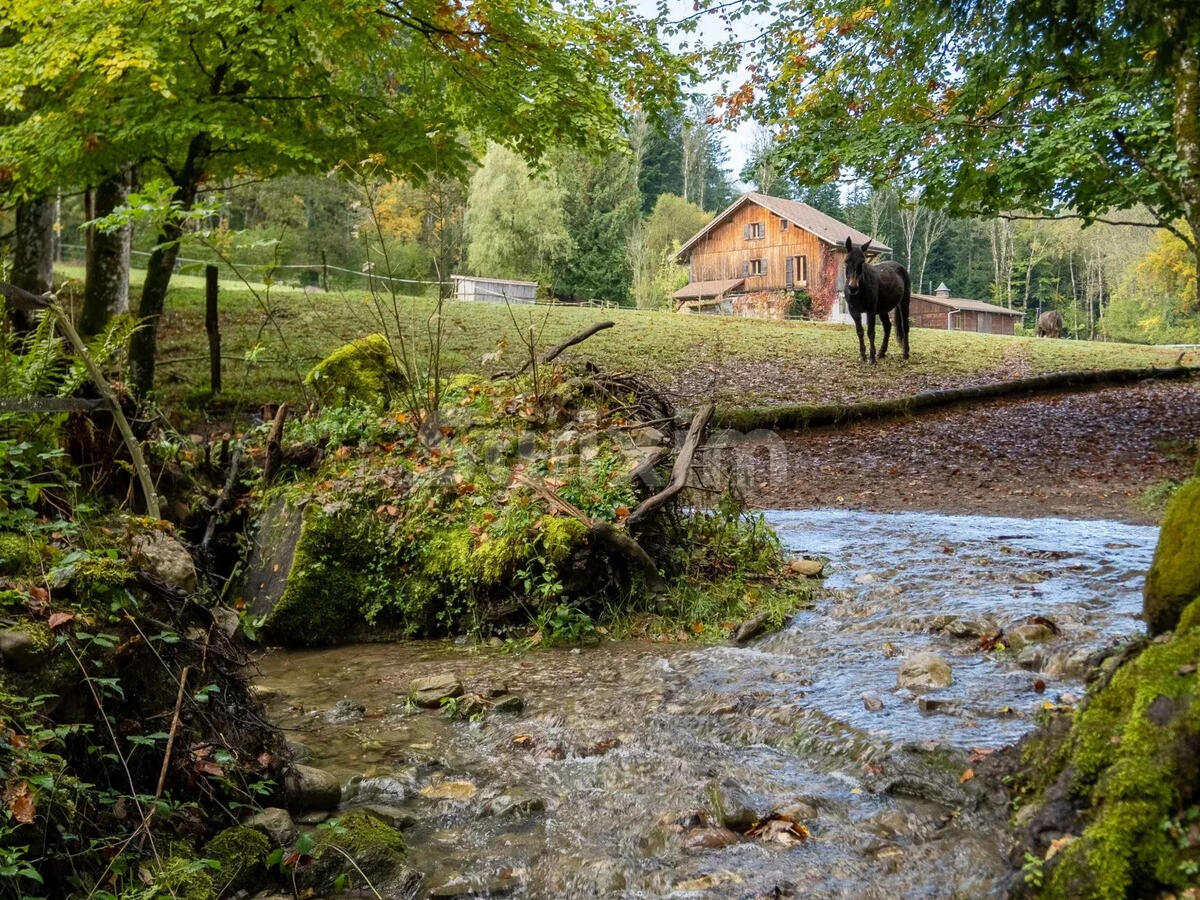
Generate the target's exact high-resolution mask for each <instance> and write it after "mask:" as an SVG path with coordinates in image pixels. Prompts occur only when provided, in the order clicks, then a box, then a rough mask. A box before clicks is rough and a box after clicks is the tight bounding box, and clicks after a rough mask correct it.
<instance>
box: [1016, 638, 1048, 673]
mask: <svg viewBox="0 0 1200 900" xmlns="http://www.w3.org/2000/svg"><path fill="white" fill-rule="evenodd" d="M1017 665H1018V666H1020V667H1021V668H1022V669H1028V670H1030V671H1031V672H1040V671H1041V670H1042V668H1043V667H1044V666H1045V665H1046V651H1045V650H1044V649H1043V648H1041V647H1038V646H1037V645H1035V644H1030V645H1029V646H1028V647H1025V648H1023V649H1022V650H1021V652H1020V653H1018V654H1017Z"/></svg>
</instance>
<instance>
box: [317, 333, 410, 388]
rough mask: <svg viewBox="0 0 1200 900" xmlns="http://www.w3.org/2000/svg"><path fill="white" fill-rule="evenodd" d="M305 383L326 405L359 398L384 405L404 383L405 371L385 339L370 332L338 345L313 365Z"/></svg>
mask: <svg viewBox="0 0 1200 900" xmlns="http://www.w3.org/2000/svg"><path fill="white" fill-rule="evenodd" d="M304 382H305V384H308V385H311V386H312V387H314V388H315V389H316V391H317V393H318V394H319V395H320V397H321V400H322V402H324V403H325V404H327V405H328V404H336V403H344V402H346V401H348V400H358V401H361V402H363V403H368V404H373V405H377V406H386V405H388V404H389V403H390V402H391V401H392V398H393V396H394V394H395V393H396V391H397V390H398V389H399V388H400V387H401V386H402V385H403V384H404V373H403V371H402V370H401V369H400V367H399V366H398V365H397V363H396V358H395V355H394V354H393V353H392V348H391V345H390V344H389V343H388V339H387V338H386V337H384V336H383V335H382V334H369V335H367V336H366V337H363V338H359V339H358V340H356V341H351V342H350V343H348V344H344V345H343V346H341V347H338V348H337V349H336V350H334V351H333V352H332V353H331V354H329V356H327V357H325V359H323V360H321V361H320V362H319V363H317V364H316V365H315V366H313V367H312V369H311V370H310V371H309V373H308V375H307V376H305V379H304Z"/></svg>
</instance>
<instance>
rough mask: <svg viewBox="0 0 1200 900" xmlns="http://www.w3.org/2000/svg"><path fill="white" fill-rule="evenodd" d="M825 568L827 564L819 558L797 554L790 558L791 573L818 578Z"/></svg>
mask: <svg viewBox="0 0 1200 900" xmlns="http://www.w3.org/2000/svg"><path fill="white" fill-rule="evenodd" d="M824 569H825V564H824V563H823V562H821V561H820V560H819V559H804V558H803V557H800V556H797V557H795V558H794V559H789V560H788V564H787V570H788V574H789V575H801V576H803V577H805V578H816V577H817V576H818V575H820V574H821V572H822V571H824Z"/></svg>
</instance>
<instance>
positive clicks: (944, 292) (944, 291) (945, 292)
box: [933, 281, 950, 298]
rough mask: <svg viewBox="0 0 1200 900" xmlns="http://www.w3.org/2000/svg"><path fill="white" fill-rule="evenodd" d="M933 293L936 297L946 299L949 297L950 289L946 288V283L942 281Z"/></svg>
mask: <svg viewBox="0 0 1200 900" xmlns="http://www.w3.org/2000/svg"><path fill="white" fill-rule="evenodd" d="M933 293H934V294H935V295H936V296H938V297H942V298H948V297H949V296H950V288H948V287H946V282H944V281H943V282H942V283H941V284H939V285H938V286H937V290H935V291H934V292H933Z"/></svg>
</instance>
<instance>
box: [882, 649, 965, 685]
mask: <svg viewBox="0 0 1200 900" xmlns="http://www.w3.org/2000/svg"><path fill="white" fill-rule="evenodd" d="M953 683H954V676H953V675H952V674H951V672H950V663H948V662H946V659H945V658H944V657H943V656H941V655H939V654H937V653H914V654H913V655H912V656H910V657H908V658H907V659H905V660H903V661H902V662H901V663H900V669H899V670H898V671H897V673H896V686H897V687H901V688H908V689H909V690H914V691H919V690H936V689H938V688H945V687H949V686H950V685H951V684H953Z"/></svg>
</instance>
